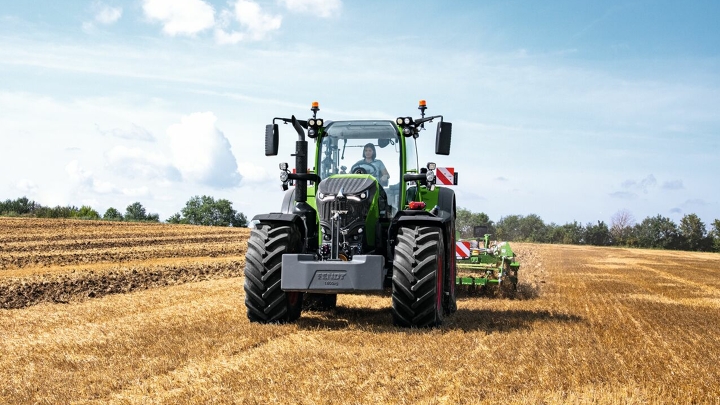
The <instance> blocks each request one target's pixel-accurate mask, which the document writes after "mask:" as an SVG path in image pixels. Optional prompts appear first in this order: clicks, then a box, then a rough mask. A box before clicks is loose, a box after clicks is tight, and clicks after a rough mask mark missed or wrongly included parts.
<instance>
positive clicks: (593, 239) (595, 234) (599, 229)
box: [583, 221, 612, 246]
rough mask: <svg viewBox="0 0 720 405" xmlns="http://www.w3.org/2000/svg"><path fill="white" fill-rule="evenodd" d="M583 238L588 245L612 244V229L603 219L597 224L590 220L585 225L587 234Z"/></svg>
mask: <svg viewBox="0 0 720 405" xmlns="http://www.w3.org/2000/svg"><path fill="white" fill-rule="evenodd" d="M583 240H584V241H585V243H586V244H588V245H594V246H610V245H612V236H611V235H610V229H609V228H608V226H607V225H606V224H605V222H603V221H598V223H597V225H593V224H592V223H590V222H588V224H587V225H585V235H584V237H583Z"/></svg>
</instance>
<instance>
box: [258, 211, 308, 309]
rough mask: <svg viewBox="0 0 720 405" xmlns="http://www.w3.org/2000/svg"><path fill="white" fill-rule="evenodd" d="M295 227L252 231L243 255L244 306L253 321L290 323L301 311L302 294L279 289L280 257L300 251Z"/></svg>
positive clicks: (298, 236)
mask: <svg viewBox="0 0 720 405" xmlns="http://www.w3.org/2000/svg"><path fill="white" fill-rule="evenodd" d="M300 245H301V243H300V232H298V230H297V229H295V227H294V226H288V225H282V226H276V225H260V226H259V227H258V228H254V229H252V231H251V233H250V239H249V240H248V248H247V253H246V254H245V307H247V316H248V319H249V320H250V321H252V322H260V323H272V322H279V323H283V322H292V321H295V320H297V319H298V318H299V317H300V313H301V312H302V297H303V296H302V293H301V292H285V291H283V290H281V289H280V277H281V275H282V255H283V254H284V253H296V252H299V250H300Z"/></svg>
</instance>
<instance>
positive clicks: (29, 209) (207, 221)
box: [0, 195, 248, 227]
mask: <svg viewBox="0 0 720 405" xmlns="http://www.w3.org/2000/svg"><path fill="white" fill-rule="evenodd" d="M0 216H11V217H18V216H20V217H35V218H75V219H88V220H105V221H127V222H139V221H142V222H160V215H159V214H154V213H149V212H147V210H146V208H145V207H144V206H143V205H142V204H141V203H140V202H134V203H132V204H130V205H128V206H127V207H126V208H125V212H124V213H123V212H121V211H120V210H118V209H117V208H114V207H110V208H108V209H107V210H106V211H105V213H104V214H103V215H102V216H101V215H100V213H99V212H98V211H97V210H95V209H93V208H92V207H90V206H87V205H83V206H81V207H80V208H78V207H76V206H74V205H68V206H60V205H58V206H55V207H47V206H44V205H41V204H39V203H37V202H35V201H32V200H30V199H28V198H27V197H20V198H17V199H15V200H10V199H7V200H5V201H0ZM165 222H167V223H171V224H189V225H207V226H235V227H245V226H247V224H248V221H247V218H246V217H245V214H243V213H242V212H237V211H236V210H234V209H233V208H232V202H230V201H229V200H225V199H219V200H215V198H213V197H210V196H206V195H204V196H202V197H201V196H193V197H191V198H190V199H189V200H188V201H187V203H186V204H185V207H184V208H182V209H181V210H180V212H178V213H175V214H173V215H172V216H171V217H170V218H168V219H167V220H166V221H165Z"/></svg>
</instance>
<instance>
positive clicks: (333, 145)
mask: <svg viewBox="0 0 720 405" xmlns="http://www.w3.org/2000/svg"><path fill="white" fill-rule="evenodd" d="M403 147H404V148H406V149H407V150H405V151H403V150H402V148H403ZM403 156H405V159H406V162H403V159H402V158H403ZM317 160H318V162H317V166H316V167H319V168H320V170H319V171H318V174H319V175H320V178H321V179H322V180H325V179H328V178H330V177H331V176H334V175H345V174H354V175H366V176H365V178H366V179H368V180H375V182H376V183H377V186H376V188H377V191H378V193H379V194H380V195H379V198H378V199H379V207H380V210H381V216H382V217H386V218H392V217H393V216H394V215H395V214H396V213H397V212H398V210H400V209H402V207H401V206H400V205H401V201H400V198H401V193H400V186H401V184H404V182H403V181H402V179H401V176H402V174H403V173H404V168H403V164H405V165H406V167H411V168H415V169H416V168H417V154H416V148H415V142H407V141H406V142H404V143H402V142H400V138H399V134H398V128H397V126H396V125H395V123H393V122H392V121H334V122H328V123H327V124H326V127H325V133H324V136H323V138H322V141H321V142H320V145H318V149H317ZM368 175H369V176H368ZM336 177H338V176H336ZM343 177H347V176H343ZM320 197H324V196H319V198H320Z"/></svg>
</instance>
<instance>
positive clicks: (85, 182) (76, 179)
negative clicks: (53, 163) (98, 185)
mask: <svg viewBox="0 0 720 405" xmlns="http://www.w3.org/2000/svg"><path fill="white" fill-rule="evenodd" d="M65 172H66V173H67V175H68V177H69V178H70V181H72V182H73V183H76V184H78V185H80V186H83V187H87V188H92V185H93V176H92V172H91V171H89V170H85V169H83V168H82V167H81V166H80V162H78V161H77V160H73V161H71V162H70V163H68V164H67V165H66V166H65Z"/></svg>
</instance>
